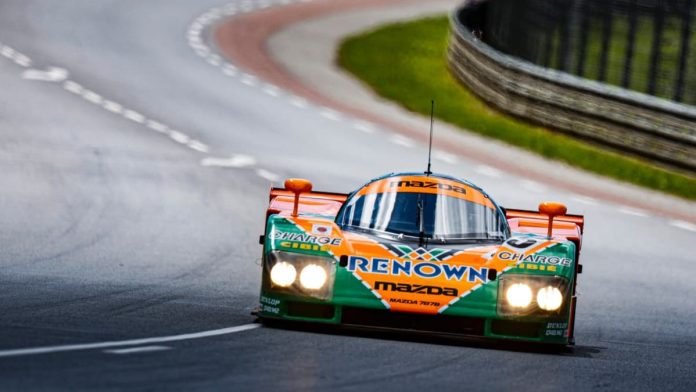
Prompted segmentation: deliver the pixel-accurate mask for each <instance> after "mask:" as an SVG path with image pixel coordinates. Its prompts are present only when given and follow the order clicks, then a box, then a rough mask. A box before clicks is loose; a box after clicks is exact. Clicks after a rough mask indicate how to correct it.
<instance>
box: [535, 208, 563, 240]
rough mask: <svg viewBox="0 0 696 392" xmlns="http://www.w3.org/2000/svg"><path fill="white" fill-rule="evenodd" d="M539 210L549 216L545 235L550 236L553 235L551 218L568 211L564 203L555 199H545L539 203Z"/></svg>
mask: <svg viewBox="0 0 696 392" xmlns="http://www.w3.org/2000/svg"><path fill="white" fill-rule="evenodd" d="M539 212H540V213H541V214H544V215H547V216H548V217H549V231H548V233H547V236H548V237H549V238H551V237H552V235H553V218H555V217H557V216H563V215H565V214H566V213H567V212H568V208H567V207H566V206H565V205H564V204H561V203H557V202H555V201H545V202H543V203H541V204H539Z"/></svg>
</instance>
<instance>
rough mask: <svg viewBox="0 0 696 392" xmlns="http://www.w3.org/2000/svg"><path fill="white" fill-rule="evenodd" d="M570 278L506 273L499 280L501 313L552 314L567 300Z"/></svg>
mask: <svg viewBox="0 0 696 392" xmlns="http://www.w3.org/2000/svg"><path fill="white" fill-rule="evenodd" d="M567 293H568V280H567V279H566V278H564V277H562V276H540V275H531V274H505V275H503V276H501V277H500V279H499V282H498V314H501V315H504V316H540V317H544V316H550V315H552V314H558V313H559V312H561V309H563V304H564V303H566V301H565V296H566V294H567Z"/></svg>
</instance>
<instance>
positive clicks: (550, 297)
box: [536, 286, 563, 310]
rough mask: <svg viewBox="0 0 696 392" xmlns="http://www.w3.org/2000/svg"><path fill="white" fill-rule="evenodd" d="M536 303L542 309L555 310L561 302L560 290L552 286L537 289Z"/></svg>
mask: <svg viewBox="0 0 696 392" xmlns="http://www.w3.org/2000/svg"><path fill="white" fill-rule="evenodd" d="M536 300H537V304H538V305H539V307H540V308H542V309H544V310H556V309H558V308H560V307H561V305H562V304H563V294H562V293H561V290H559V289H558V288H556V287H553V286H546V287H544V288H541V289H539V292H537V296H536Z"/></svg>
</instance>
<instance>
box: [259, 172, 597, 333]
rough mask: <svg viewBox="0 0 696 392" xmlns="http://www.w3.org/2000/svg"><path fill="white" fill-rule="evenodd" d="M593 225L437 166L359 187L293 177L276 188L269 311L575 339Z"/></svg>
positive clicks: (266, 288) (267, 269)
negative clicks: (587, 230)
mask: <svg viewBox="0 0 696 392" xmlns="http://www.w3.org/2000/svg"><path fill="white" fill-rule="evenodd" d="M583 223H584V220H583V217H581V216H577V215H567V214H566V213H565V207H563V206H562V205H560V204H558V203H542V205H541V206H540V211H539V212H536V211H523V210H512V209H508V210H505V209H503V208H501V207H500V206H498V205H497V204H496V203H495V202H494V201H493V200H492V199H491V198H490V197H489V196H488V195H487V194H486V193H485V192H484V191H483V190H481V189H480V188H478V187H476V186H475V185H473V184H472V183H470V182H467V181H461V180H458V179H455V178H452V177H448V176H443V175H437V174H431V175H423V174H414V173H406V174H392V175H387V176H384V177H380V178H378V179H375V180H372V181H370V182H368V183H367V184H365V185H364V186H362V187H361V188H360V189H358V190H357V191H355V192H353V193H351V194H336V193H323V192H312V191H311V184H310V183H309V182H308V181H306V180H298V179H291V180H288V181H286V187H285V188H284V189H280V188H274V189H272V190H271V194H270V203H269V207H268V212H267V220H266V231H265V234H264V236H263V238H262V243H263V277H262V287H261V298H260V308H259V312H258V316H259V317H260V318H261V319H262V320H264V319H283V320H294V321H304V322H314V323H329V324H339V325H348V326H361V327H374V328H390V329H407V330H418V331H425V332H432V333H447V334H450V333H453V334H460V335H468V336H478V337H486V338H498V339H512V340H519V341H531V342H539V343H551V344H559V345H566V344H572V343H573V325H574V318H575V315H574V310H575V303H576V296H575V287H576V281H577V274H578V273H579V272H580V265H579V263H578V257H579V254H580V246H581V242H582V230H583Z"/></svg>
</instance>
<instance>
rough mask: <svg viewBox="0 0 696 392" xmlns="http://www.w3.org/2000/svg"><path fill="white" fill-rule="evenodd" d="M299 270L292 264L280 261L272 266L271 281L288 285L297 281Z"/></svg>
mask: <svg viewBox="0 0 696 392" xmlns="http://www.w3.org/2000/svg"><path fill="white" fill-rule="evenodd" d="M296 277H297V270H296V269H295V267H293V265H292V264H290V263H288V262H285V261H280V262H278V263H275V265H274V266H273V268H271V281H273V283H274V284H276V285H278V286H280V287H288V286H290V285H291V284H293V283H294V282H295V278H296Z"/></svg>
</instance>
